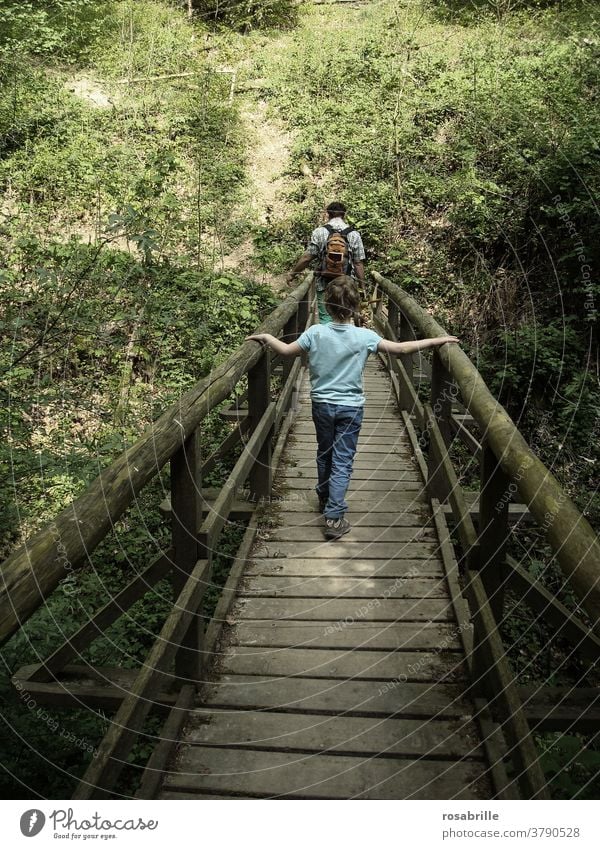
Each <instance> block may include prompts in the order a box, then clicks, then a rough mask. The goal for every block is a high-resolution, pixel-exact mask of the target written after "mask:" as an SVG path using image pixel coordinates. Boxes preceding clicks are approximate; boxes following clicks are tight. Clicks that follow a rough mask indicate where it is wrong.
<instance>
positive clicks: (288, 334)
mask: <svg viewBox="0 0 600 849" xmlns="http://www.w3.org/2000/svg"><path fill="white" fill-rule="evenodd" d="M299 335H300V334H299V332H298V313H297V312H296V313H294V315H293V316H292V317H291V318H290V320H289V321H288V322H287V324H286V325H285V327H284V328H283V341H284V342H287V343H288V344H289V343H290V342H295V341H296V339H297V338H298V336H299ZM281 359H282V380H283V383H284V384H285V382H286V380H287V379H288V377H289V375H290V372H291V370H292V366H293V365H294V357H282V358H281Z"/></svg>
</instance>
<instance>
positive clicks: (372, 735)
mask: <svg viewBox="0 0 600 849" xmlns="http://www.w3.org/2000/svg"><path fill="white" fill-rule="evenodd" d="M190 725H191V727H190V728H189V730H188V733H187V734H186V744H192V745H201V746H218V747H220V748H233V747H244V748H252V749H253V750H256V751H259V750H261V749H263V750H266V751H296V752H300V753H301V752H325V753H330V754H331V753H335V752H341V753H344V754H356V755H361V754H362V755H370V756H372V757H393V756H395V755H396V756H397V755H399V756H401V757H419V756H421V757H422V756H427V757H438V758H469V759H471V760H481V759H482V751H481V745H480V743H479V740H478V737H477V732H476V729H475V727H474V726H473V725H472V724H471V723H469V722H461V721H459V720H455V719H454V720H452V719H451V720H440V721H435V720H434V721H432V722H430V723H423V722H422V721H421V720H418V719H400V718H398V719H388V718H385V719H379V718H375V717H370V718H369V717H351V716H314V715H311V714H309V715H306V714H305V715H302V714H290V713H276V712H274V713H252V712H250V711H239V712H237V713H233V714H232V713H230V712H229V711H208V710H207V711H206V712H204V711H201V710H199V711H196V713H195V714H194V719H193V722H192V723H190Z"/></svg>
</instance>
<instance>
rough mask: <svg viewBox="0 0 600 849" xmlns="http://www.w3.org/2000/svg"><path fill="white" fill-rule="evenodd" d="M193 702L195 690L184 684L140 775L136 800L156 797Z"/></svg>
mask: <svg viewBox="0 0 600 849" xmlns="http://www.w3.org/2000/svg"><path fill="white" fill-rule="evenodd" d="M195 700H196V688H195V687H193V686H192V685H191V684H184V685H183V687H182V688H181V690H180V691H179V695H178V696H177V701H176V702H175V705H174V706H173V709H172V710H171V712H170V713H169V716H168V717H167V720H166V722H165V724H164V725H163V727H162V731H161V732H160V739H159V741H158V743H157V745H156V746H155V748H154V750H153V751H152V754H151V755H150V758H149V760H148V763H147V765H146V768H145V770H144V773H143V775H142V780H141V782H140V786H139V788H138V790H137V792H136V794H135V797H136V799H153V798H154V797H155V796H156V793H157V791H158V789H159V787H160V785H161V783H162V780H163V773H164V771H165V768H166V766H167V763H168V761H169V759H170V757H171V755H172V753H173V750H174V748H175V746H176V744H177V741H178V740H179V735H180V733H181V729H182V727H183V724H184V722H185V720H186V718H187V715H188V712H189V710H190V708H191V707H192V706H193V705H194V703H195Z"/></svg>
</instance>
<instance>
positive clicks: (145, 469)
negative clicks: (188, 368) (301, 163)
mask: <svg viewBox="0 0 600 849" xmlns="http://www.w3.org/2000/svg"><path fill="white" fill-rule="evenodd" d="M313 298H314V293H313V291H312V286H311V280H310V277H309V278H307V279H306V280H305V281H304V282H303V283H302V284H301V285H300V286H298V287H297V288H296V289H294V290H293V291H292V293H291V294H290V295H289V297H287V298H286V300H285V301H284V302H283V303H282V304H280V305H279V306H278V307H277V308H276V309H275V310H274V311H273V312H272V313H271V314H270V315H269V317H268V318H267V319H266V320H265V321H264V322H263V324H262V325H261V326H260V328H259V329H258V331H257V332H268V333H272V334H273V335H276V336H282V338H284V339H286V340H287V341H290V340H293V339H295V338H297V336H298V335H299V334H300V333H301V332H302V331H303V330H304V329H305V328H306V326H308V324H310V323H311V321H312V316H313V309H312V306H313ZM275 359H276V358H274V357H273V356H272V355H271V354H270V352H269V351H268V350H266V349H261V347H260V346H259V345H257V344H256V343H255V342H245V343H244V344H242V345H241V347H239V348H238V349H237V350H236V351H235V352H234V353H233V354H232V355H231V356H230V357H229V358H228V359H227V360H226V361H225V362H224V363H223V364H222V365H220V366H219V367H217V368H215V369H214V370H213V371H211V373H210V375H209V376H208V377H206V378H204V379H202V380H200V381H199V382H198V383H197V384H196V385H195V386H193V387H192V388H191V389H189V390H188V391H186V392H185V393H184V394H183V395H182V396H181V398H180V399H179V401H178V402H177V403H176V404H175V405H173V406H172V407H170V408H169V409H168V410H167V411H166V412H165V413H163V414H162V415H161V416H160V417H159V418H158V419H157V420H156V421H155V422H154V423H153V424H152V425H151V426H150V427H149V428H148V429H147V430H146V432H145V433H144V434H143V435H142V436H141V437H140V438H139V439H138V440H137V442H136V443H135V444H134V445H133V446H131V448H129V449H127V450H126V451H125V452H123V454H121V455H120V456H119V457H118V458H117V459H116V460H115V461H114V462H113V463H111V464H110V466H108V468H106V469H105V470H104V471H103V472H102V474H101V475H100V476H99V477H98V478H97V479H96V480H94V481H93V482H92V483H91V484H90V485H89V486H88V487H87V489H86V490H85V491H84V492H83V493H82V494H81V495H80V496H79V497H78V498H77V499H76V500H75V501H74V502H73V503H72V504H71V505H70V506H69V507H67V508H66V509H65V510H63V511H62V512H61V513H60V514H59V515H58V516H57V517H56V518H55V519H54V520H53V521H52V522H51V523H49V525H47V526H46V527H44V528H42V529H41V530H40V531H38V532H37V533H36V534H35V535H34V536H32V537H31V538H30V539H29V540H27V541H26V542H25V543H24V545H23V546H22V547H21V548H19V549H18V550H17V551H15V552H14V553H13V554H12V555H11V556H10V557H9V558H8V559H7V560H6V561H5V562H4V563H3V564H2V565H1V566H0V575H1V576H2V583H1V585H0V643H2V642H4V641H6V640H7V639H9V638H10V636H11V635H13V634H14V633H15V632H16V631H17V630H18V629H19V628H20V627H21V626H22V625H23V623H24V622H26V620H27V619H28V618H29V617H30V616H31V615H32V614H33V613H34V612H35V611H36V610H37V609H38V608H39V607H40V606H41V605H42V604H44V602H45V601H46V599H47V598H48V597H49V596H50V595H51V593H52V592H53V590H54V589H55V588H56V587H57V586H58V584H59V583H60V581H61V580H62V579H63V578H65V577H66V576H67V575H68V574H71V573H72V570H74V569H77V568H78V567H80V566H81V565H83V564H84V563H86V562H87V560H88V558H89V556H90V554H91V553H92V552H93V551H94V549H95V548H96V546H97V545H98V544H99V543H100V542H101V541H102V540H103V539H104V538H105V537H106V536H107V535H108V534H109V533H110V532H111V531H112V529H113V527H114V524H115V522H117V520H118V519H119V518H120V517H121V516H123V514H124V513H125V512H126V510H127V509H128V507H130V505H132V504H133V503H134V502H135V499H136V498H137V496H138V494H139V493H140V492H141V490H142V489H143V487H144V486H145V485H146V484H147V483H148V482H149V481H151V480H152V479H153V478H154V477H156V476H157V475H158V474H159V473H160V472H161V469H163V467H164V466H165V465H166V464H167V463H170V505H169V508H168V512H169V514H170V516H171V546H170V548H169V550H167V551H165V552H163V553H161V554H160V555H159V556H158V557H156V558H155V559H154V560H153V561H152V562H151V563H150V564H149V565H148V566H147V567H146V569H145V570H143V571H141V572H140V573H139V574H137V575H136V576H135V577H134V578H133V579H132V580H131V581H130V583H129V584H127V586H125V587H124V589H122V590H121V591H120V592H119V593H117V594H116V595H115V596H114V597H113V598H111V599H110V600H109V602H108V603H107V604H106V605H104V606H103V607H102V608H101V609H99V610H98V611H97V612H96V613H94V614H93V615H91V616H90V618H89V619H88V621H86V622H85V624H83V625H82V626H81V627H80V628H79V629H78V630H77V631H76V632H75V633H74V634H72V635H71V636H70V637H69V638H68V639H67V640H66V641H65V642H64V643H63V644H62V645H61V646H60V647H59V648H58V649H57V650H56V651H54V652H53V653H52V655H51V656H50V657H48V658H46V659H45V660H44V661H43V662H41V663H39V664H36V665H34V666H32V667H26V668H25V669H23V670H19V672H18V673H17V676H16V677H15V683H17V684H18V686H19V688H20V689H21V690H25V691H27V690H29V691H31V692H32V693H33V694H34V695H35V698H36V699H37V700H38V701H39V702H41V701H46V702H48V703H50V704H54V705H57V706H64V705H70V704H78V705H79V706H81V704H82V703H86V702H85V700H83V701H79V699H78V696H77V692H76V691H75V690H76V688H74V691H73V692H71V691H70V690H69V686H63V685H62V684H61V681H60V677H59V676H60V674H61V673H62V672H64V671H65V670H68V669H71V667H69V666H68V665H69V664H71V663H72V661H73V660H75V659H79V658H80V656H81V654H82V652H84V651H85V650H86V649H87V648H88V647H89V645H90V644H91V643H92V642H93V641H94V640H95V639H97V638H98V637H101V636H102V635H103V633H104V631H105V630H106V629H107V628H109V627H110V626H111V625H112V624H113V623H114V622H116V621H117V620H118V619H119V618H120V617H121V616H122V615H123V614H124V613H126V612H127V611H128V610H129V609H130V608H131V606H132V605H133V604H134V603H135V602H136V601H138V600H139V599H141V598H142V597H143V596H144V595H145V594H146V593H147V592H148V591H149V590H151V589H152V587H154V586H155V585H156V583H157V582H158V581H159V580H161V579H162V578H164V577H170V578H171V581H172V585H173V597H174V605H173V607H172V609H171V611H170V613H169V615H168V617H167V619H166V622H165V623H164V625H163V627H162V630H161V632H160V634H159V635H158V637H157V639H156V641H155V643H154V645H153V647H152V649H151V651H150V653H149V655H148V656H147V658H146V660H145V661H144V663H143V664H142V666H141V668H140V670H139V671H138V672H137V673H135V677H134V678H133V680H130V681H129V682H128V684H127V685H126V686H123V684H122V683H119V681H118V680H116V678H115V680H114V681H110V680H108V686H106V679H107V676H110V673H111V670H103V673H104V682H103V683H104V685H105V686H99V687H98V688H97V690H96V692H95V693H94V694H93V695H92V696H91V697H90V698H91V701H89V702H87V703H88V704H90V705H91V706H94V707H97V706H99V705H100V706H103V707H107V708H108V709H117V713H116V716H115V717H114V719H113V720H112V722H111V724H110V726H109V730H108V732H107V734H106V735H105V737H104V739H103V740H102V742H101V744H100V746H99V748H98V750H97V753H96V757H95V758H94V760H93V761H92V763H91V765H90V766H89V768H88V770H87V772H86V774H85V776H84V778H83V780H82V781H81V783H80V784H79V787H78V789H77V791H76V794H75V798H90V797H92V796H94V795H96V794H98V793H100V794H105V793H106V792H107V791H109V790H110V789H111V788H112V787H113V786H114V784H115V782H116V780H117V778H118V776H119V774H120V772H121V770H122V769H123V767H124V766H125V765H126V763H127V757H128V755H129V753H130V751H131V749H132V746H133V744H134V743H135V741H136V739H137V737H138V734H139V732H140V731H141V728H142V724H143V722H144V721H145V719H146V717H147V716H148V714H149V712H150V710H151V709H152V708H153V707H156V706H159V707H160V708H162V709H163V710H164V709H166V710H167V711H170V713H169V714H168V719H167V723H166V725H165V728H164V733H163V734H162V737H161V743H159V745H158V746H157V747H156V748H155V750H154V753H153V755H152V757H151V763H149V764H148V768H147V769H146V771H145V772H144V776H143V780H142V787H141V788H140V791H139V794H140V795H141V796H145V797H150V796H152V795H153V790H154V789H155V783H156V781H157V780H158V777H159V776H160V764H161V763H162V762H164V761H166V759H167V757H168V755H169V753H170V751H171V745H172V742H173V740H174V739H175V736H176V729H177V727H178V726H179V725H180V724H181V723H182V722H183V719H184V717H185V713H186V710H187V709H188V708H189V706H190V705H191V704H192V702H193V699H194V697H195V691H196V686H197V684H198V683H199V682H200V681H201V680H202V671H203V669H202V668H203V660H204V659H205V658H206V657H207V656H209V655H210V654H211V652H212V651H213V649H214V645H215V643H216V640H217V637H218V632H219V628H220V623H221V622H222V621H224V619H225V616H226V614H227V609H228V606H229V604H230V602H231V599H232V592H231V589H230V588H228V585H227V584H226V585H225V587H224V588H223V590H222V592H221V596H220V598H219V601H218V602H217V607H216V609H215V611H214V614H213V617H212V619H211V621H210V622H209V623H208V624H207V626H206V627H205V625H204V620H203V617H202V616H201V615H200V613H199V610H200V605H201V602H202V599H203V596H204V594H205V591H206V589H207V588H208V587H209V586H210V585H211V574H212V561H213V552H215V551H216V549H217V547H218V543H219V537H220V535H221V533H222V531H223V529H224V528H225V526H226V525H227V524H228V522H229V521H230V517H233V516H234V515H235V511H236V510H239V509H240V499H239V493H240V490H241V489H242V487H246V488H247V490H249V493H250V494H249V498H248V499H246V501H245V503H244V504H245V506H246V507H248V508H249V509H250V511H251V507H252V504H255V503H257V502H260V500H261V499H263V498H265V499H266V498H268V497H270V493H271V481H272V473H273V468H274V465H275V463H276V459H277V457H274V452H275V453H276V454H277V453H278V452H280V451H281V448H282V446H283V443H284V441H285V435H286V432H287V429H288V428H289V424H290V422H291V417H290V416H289V415H288V412H289V411H290V409H291V407H292V405H293V399H294V390H295V388H296V386H297V383H298V379H299V376H300V372H301V369H302V366H303V363H302V360H301V359H298V360H295V361H292V360H285V359H281V361H279V362H278V366H279V370H278V379H277V387H276V386H275V381H274V379H273V378H274V369H273V362H274V360H275ZM243 378H246V379H247V389H246V391H245V392H244V393H243V395H242V398H243V399H245V400H246V409H245V410H243V411H242V410H240V409H239V407H240V403H241V399H240V396H238V397H237V399H236V400H235V402H234V404H235V406H234V414H235V418H236V419H237V423H236V425H235V427H234V428H233V430H232V431H231V432H230V433H229V434H228V436H227V437H226V438H225V439H224V441H223V442H222V444H221V445H220V446H219V447H218V448H217V449H216V450H215V451H213V453H212V454H211V455H210V456H209V457H204V458H203V457H202V455H201V450H200V427H201V425H202V422H203V420H204V419H205V418H206V416H207V415H208V413H209V412H210V411H211V410H214V409H215V408H216V407H217V406H218V405H220V404H222V402H223V401H225V400H226V399H227V398H229V397H230V396H232V393H234V392H235V390H236V387H237V386H238V384H239V382H240V381H241V380H242V379H243ZM240 442H241V443H242V445H243V449H242V451H241V453H240V455H239V459H238V460H237V462H236V463H235V465H234V467H233V470H232V471H231V473H230V475H229V477H228V478H227V480H226V482H225V484H224V486H223V487H222V488H221V490H220V491H219V492H218V493H217V494H216V497H215V498H214V499H213V500H212V501H210V502H208V501H207V500H206V498H205V494H206V491H204V490H203V489H202V476H203V474H207V473H208V472H209V471H210V470H211V469H212V468H214V466H215V464H216V463H217V461H218V460H219V459H220V458H221V457H223V456H225V455H227V454H229V453H230V452H231V451H232V449H234V448H235V446H236V445H237V444H238V443H240ZM244 504H242V508H244ZM157 509H158V505H157ZM254 531H255V524H254V518H253V517H252V516H251V518H250V521H249V523H248V527H247V530H246V533H245V535H244V539H243V541H242V544H241V546H240V549H239V551H238V556H237V558H236V560H235V562H234V565H233V567H232V572H233V571H235V569H236V568H239V565H240V564H241V562H243V559H244V552H245V551H246V552H247V551H248V550H249V548H250V545H251V542H252V539H253V536H254ZM82 669H83V673H84V675H85V673H86V668H85V666H84V667H82ZM117 671H118V670H112V672H113V673H114V672H117ZM90 672H92V673H93V670H91V669H88V676H89V673H90ZM115 682H116V683H115ZM111 685H113V686H111ZM174 685H175V686H176V688H177V691H176V692H173V689H174ZM88 697H89V693H88Z"/></svg>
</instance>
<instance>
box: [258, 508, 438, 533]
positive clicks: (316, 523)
mask: <svg viewBox="0 0 600 849" xmlns="http://www.w3.org/2000/svg"><path fill="white" fill-rule="evenodd" d="M419 507H422V509H421V510H419ZM346 515H347V518H348V519H349V521H350V523H351V525H352V527H353V528H372V529H373V533H374V534H377V533H378V530H377V529H378V528H379V529H381V528H431V527H433V524H432V521H431V516H430V515H429V512H428V510H427V509H426V508H425V506H424V505H420V504H415V505H414V506H413V510H412V512H408V511H398V512H394V513H389V512H385V513H384V512H379V511H376V510H370V511H369V512H367V513H362V512H361V513H358V512H355V511H354V510H351V511H349V512H348V513H347V514H346ZM276 518H277V520H278V522H279V526H277V527H275V528H274V532H279V531H280V530H281V528H303V529H304V528H309V527H312V528H321V527H322V526H323V517H322V516H321V515H320V514H319V513H315V512H308V511H307V512H305V513H302V512H300V511H288V510H286V509H282V510H281V511H280V512H278V513H277V517H276Z"/></svg>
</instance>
